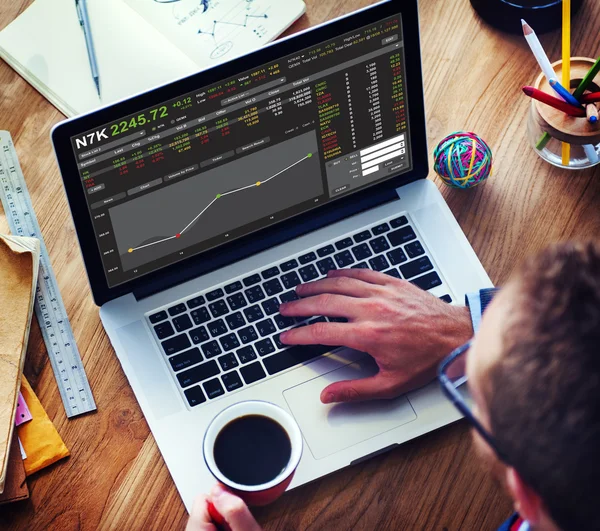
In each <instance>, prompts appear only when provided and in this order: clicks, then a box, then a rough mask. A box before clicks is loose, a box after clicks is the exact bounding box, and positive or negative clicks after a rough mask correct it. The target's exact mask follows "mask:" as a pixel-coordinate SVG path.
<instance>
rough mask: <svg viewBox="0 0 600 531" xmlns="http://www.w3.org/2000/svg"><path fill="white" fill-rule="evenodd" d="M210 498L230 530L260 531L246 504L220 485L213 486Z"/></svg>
mask: <svg viewBox="0 0 600 531" xmlns="http://www.w3.org/2000/svg"><path fill="white" fill-rule="evenodd" d="M210 499H211V501H212V503H213V505H214V506H215V509H216V510H217V511H219V513H220V514H221V516H223V518H224V519H225V521H226V522H227V523H228V524H229V527H231V531H261V529H260V526H259V525H258V523H257V522H256V520H255V519H254V517H253V516H252V513H251V512H250V509H248V506H247V505H246V504H245V503H244V502H243V501H242V500H241V499H240V498H238V497H237V496H234V495H233V494H231V492H229V491H228V490H226V489H225V488H223V487H222V486H221V485H215V486H214V487H213V489H212V491H211V493H210Z"/></svg>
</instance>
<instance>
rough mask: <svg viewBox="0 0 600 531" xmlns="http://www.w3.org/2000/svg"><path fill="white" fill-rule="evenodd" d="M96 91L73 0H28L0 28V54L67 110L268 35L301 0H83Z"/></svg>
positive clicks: (282, 26)
mask: <svg viewBox="0 0 600 531" xmlns="http://www.w3.org/2000/svg"><path fill="white" fill-rule="evenodd" d="M87 4H88V12H89V17H90V21H91V26H92V36H93V40H94V46H95V49H96V57H97V62H98V70H99V73H100V85H101V95H102V97H101V98H100V97H99V96H98V93H97V91H96V86H95V84H94V81H93V79H92V75H91V72H90V66H89V60H88V55H87V50H86V46H85V38H84V34H83V30H82V29H81V26H80V24H79V19H78V17H77V11H76V8H75V0H35V2H33V3H32V4H31V6H29V8H27V9H26V10H25V11H24V12H23V13H22V14H21V15H20V16H19V17H18V18H17V19H16V20H14V21H13V22H12V23H11V24H9V25H8V26H7V27H6V28H4V29H3V30H2V31H1V32H0V57H1V58H2V59H4V60H5V61H6V62H7V63H8V64H10V65H11V66H12V67H13V68H14V69H15V70H16V71H17V72H18V73H19V74H20V75H21V76H23V77H24V78H25V79H26V80H27V81H28V82H29V83H31V85H33V86H34V87H35V88H36V89H37V90H38V91H39V92H41V93H42V95H44V96H45V97H46V98H47V99H48V100H49V101H50V102H51V103H52V104H53V105H54V106H56V107H57V108H58V109H59V110H60V111H61V112H62V113H63V114H65V115H67V116H69V117H70V116H75V115H77V114H82V113H85V112H89V111H92V110H94V109H96V108H98V107H101V106H104V105H108V104H111V103H114V102H115V101H118V100H121V99H124V98H127V97H129V96H132V95H134V94H137V93H139V92H145V91H147V90H149V89H151V88H153V87H156V86H159V85H163V84H165V83H167V82H169V81H172V80H174V79H177V78H180V77H184V76H187V75H190V74H193V73H195V72H198V71H200V70H204V69H206V68H209V67H211V66H215V65H217V64H219V63H221V62H224V61H227V60H230V59H232V58H233V57H235V56H238V55H242V54H244V53H248V52H250V51H252V50H255V49H257V48H259V47H260V46H262V45H263V44H265V43H267V42H269V41H271V40H273V39H275V38H276V37H277V36H278V35H280V34H281V33H283V32H284V31H285V30H286V29H287V28H288V27H289V26H290V25H291V24H292V23H293V22H294V21H296V20H297V19H298V18H299V17H301V16H302V14H303V13H304V12H305V10H306V6H305V4H304V2H303V0H285V1H282V0H175V1H174V0H87Z"/></svg>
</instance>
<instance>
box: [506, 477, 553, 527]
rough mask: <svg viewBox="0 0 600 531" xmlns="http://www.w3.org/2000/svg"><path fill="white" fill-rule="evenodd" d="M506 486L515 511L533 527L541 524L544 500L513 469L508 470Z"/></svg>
mask: <svg viewBox="0 0 600 531" xmlns="http://www.w3.org/2000/svg"><path fill="white" fill-rule="evenodd" d="M506 486H507V487H508V490H509V493H510V495H511V497H512V499H513V502H514V504H515V510H516V511H517V512H518V513H519V514H520V515H521V517H522V518H524V519H525V520H527V521H528V522H529V523H530V524H531V525H533V526H535V525H537V524H539V522H540V519H541V518H542V511H543V505H544V504H543V502H542V499H541V498H540V496H539V495H538V494H537V492H535V491H534V490H533V489H532V488H531V487H530V486H529V485H527V484H526V483H525V482H524V481H523V480H522V479H521V476H519V473H518V472H517V471H516V470H515V469H514V468H512V467H507V468H506Z"/></svg>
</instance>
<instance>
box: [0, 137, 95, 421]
mask: <svg viewBox="0 0 600 531" xmlns="http://www.w3.org/2000/svg"><path fill="white" fill-rule="evenodd" d="M0 199H1V200H2V206H3V207H4V212H5V214H6V219H7V221H8V225H9V227H10V230H11V232H12V233H13V235H14V236H32V237H34V238H37V239H39V240H40V245H41V249H42V254H41V257H40V274H39V278H38V284H37V290H36V300H35V314H36V316H37V319H38V323H39V325H40V329H41V331H42V335H43V336H44V342H45V343H46V348H47V350H48V356H49V357H50V363H51V364H52V369H53V370H54V376H55V377H56V382H57V383H58V389H59V391H60V396H61V398H62V401H63V404H64V406H65V411H66V412H67V417H69V418H71V417H76V416H77V415H82V414H83V413H87V412H89V411H94V410H95V409H96V404H95V402H94V397H93V396H92V390H91V389H90V384H89V382H88V379H87V376H86V374H85V370H84V368H83V364H82V363H81V357H80V356H79V351H78V350H77V345H76V344H75V338H74V337H73V331H72V330H71V323H70V322H69V318H68V316H67V311H66V310H65V305H64V303H63V300H62V297H61V296H60V292H59V291H58V284H57V283H56V277H55V276H54V271H53V270H52V265H51V264H50V257H49V256H48V251H47V250H46V245H45V244H44V240H43V238H42V231H41V230H40V226H39V224H38V221H37V218H36V216H35V212H34V211H33V207H32V205H31V198H30V197H29V192H28V191H27V186H26V185H25V179H24V177H23V172H22V171H21V167H20V166H19V160H18V159H17V153H16V151H15V148H14V145H13V142H12V139H11V137H10V134H9V133H8V132H6V131H0Z"/></svg>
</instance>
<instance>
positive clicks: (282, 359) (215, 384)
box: [147, 216, 452, 407]
mask: <svg viewBox="0 0 600 531" xmlns="http://www.w3.org/2000/svg"><path fill="white" fill-rule="evenodd" d="M342 268H368V269H373V270H375V271H381V272H383V273H385V274H388V275H390V276H393V277H396V278H401V279H406V280H409V281H410V282H412V283H413V284H415V285H416V286H418V287H419V288H421V289H423V290H430V289H433V288H435V287H437V286H441V285H442V284H443V282H442V279H441V278H440V276H439V274H438V272H437V271H436V270H435V266H434V264H433V262H432V260H431V258H430V257H429V256H427V252H426V250H425V248H424V246H423V245H422V244H421V242H420V241H419V239H418V236H417V233H416V231H415V229H414V228H413V227H412V226H411V224H410V222H409V220H408V217H407V216H399V217H393V218H391V219H389V220H387V221H385V222H383V223H377V224H374V225H373V226H371V227H368V228H364V229H361V230H359V231H357V232H355V233H351V234H349V235H347V236H345V237H343V238H341V239H339V240H337V241H335V242H332V243H330V244H327V245H324V246H321V247H318V248H315V249H312V250H307V251H305V252H304V253H302V254H300V255H298V256H294V257H292V258H289V259H288V260H284V261H282V262H281V263H279V264H278V265H274V266H270V267H268V268H266V269H264V270H262V271H259V272H256V273H252V274H250V275H248V276H246V277H244V278H241V279H239V280H235V281H232V282H229V283H226V284H224V285H222V286H220V287H216V288H214V289H211V290H209V291H206V292H203V293H202V294H195V295H193V296H191V297H190V298H189V299H187V300H185V301H181V302H177V303H174V304H172V305H170V306H167V307H165V308H161V309H157V310H155V311H153V312H151V313H150V314H148V316H147V318H148V321H149V323H150V326H151V328H152V330H153V331H154V335H155V338H156V340H157V341H158V343H159V346H160V349H161V351H162V352H163V353H164V357H165V358H166V360H167V362H168V364H169V366H170V368H171V371H172V373H173V375H174V377H175V379H176V381H177V385H178V386H179V387H180V389H181V391H182V392H183V395H184V396H185V399H186V401H187V403H188V404H189V406H190V407H195V406H198V405H200V404H203V403H205V402H207V401H208V400H214V399H216V398H218V397H220V396H223V395H225V394H226V393H232V392H234V391H237V390H238V389H241V388H243V387H245V386H247V385H250V384H253V383H255V382H258V381H261V380H264V379H266V378H270V377H273V376H275V375H277V374H279V373H281V372H283V371H285V370H287V369H290V368H292V367H295V366H297V365H300V364H302V363H306V362H308V361H310V360H313V359H314V358H316V357H318V356H321V355H322V354H325V353H327V352H331V351H332V350H334V348H332V347H326V346H322V345H312V346H292V347H289V346H287V345H284V344H283V343H281V341H280V340H279V335H280V334H281V333H282V332H283V331H285V330H289V329H291V328H294V327H300V326H306V325H310V324H313V323H317V322H326V321H331V322H343V321H345V319H341V318H326V317H322V316H320V317H319V316H316V317H310V318H303V319H297V318H290V317H284V316H283V315H281V314H280V313H279V305H280V304H281V303H283V302H290V301H293V300H297V299H298V296H297V295H296V291H295V287H296V286H297V285H298V284H301V283H304V282H310V281H313V280H317V279H320V278H323V277H324V276H325V275H327V272H328V271H330V270H331V269H342ZM441 299H442V300H444V301H446V302H448V303H451V302H452V299H451V297H450V296H449V295H444V296H443V297H441Z"/></svg>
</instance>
